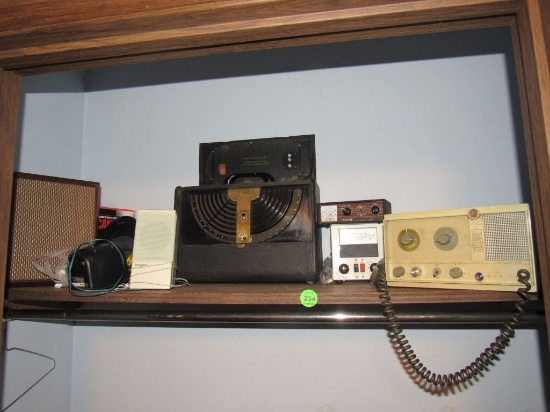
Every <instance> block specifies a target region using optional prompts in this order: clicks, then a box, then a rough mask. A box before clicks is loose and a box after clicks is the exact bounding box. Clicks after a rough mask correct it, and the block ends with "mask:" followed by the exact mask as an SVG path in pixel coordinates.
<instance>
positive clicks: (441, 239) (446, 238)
mask: <svg viewBox="0 0 550 412" xmlns="http://www.w3.org/2000/svg"><path fill="white" fill-rule="evenodd" d="M435 241H436V242H437V243H439V244H440V245H448V244H449V242H450V241H451V235H449V234H448V233H442V234H440V235H439V236H438V237H437V238H436V239H435Z"/></svg>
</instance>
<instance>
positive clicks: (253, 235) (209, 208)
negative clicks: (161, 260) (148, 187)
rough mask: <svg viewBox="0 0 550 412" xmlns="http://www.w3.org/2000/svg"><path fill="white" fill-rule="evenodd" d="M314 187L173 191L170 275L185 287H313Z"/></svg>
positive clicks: (316, 247)
mask: <svg viewBox="0 0 550 412" xmlns="http://www.w3.org/2000/svg"><path fill="white" fill-rule="evenodd" d="M318 198H319V193H318V187H317V184H316V183H315V181H313V180H305V181H293V182H287V183H264V184H261V185H257V186H256V185H254V186H253V185H237V186H232V185H218V186H196V187H177V188H176V191H175V209H176V212H177V214H178V220H179V223H178V225H179V241H178V258H177V267H178V276H179V277H183V278H185V279H187V280H188V281H189V282H196V283H199V282H315V281H317V280H318V278H319V272H320V270H321V267H322V253H321V236H320V228H319V227H318V226H317V225H316V222H315V211H316V206H317V204H318Z"/></svg>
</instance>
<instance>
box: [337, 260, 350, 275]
mask: <svg viewBox="0 0 550 412" xmlns="http://www.w3.org/2000/svg"><path fill="white" fill-rule="evenodd" d="M338 270H339V271H340V273H343V274H344V275H345V274H346V273H348V272H349V266H348V265H346V264H345V263H342V264H341V265H340V266H339V267H338Z"/></svg>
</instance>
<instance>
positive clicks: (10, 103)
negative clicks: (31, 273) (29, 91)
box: [0, 69, 21, 342]
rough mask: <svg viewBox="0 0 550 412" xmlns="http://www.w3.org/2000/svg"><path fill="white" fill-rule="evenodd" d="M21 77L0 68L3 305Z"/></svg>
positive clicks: (0, 292) (0, 286) (0, 273)
mask: <svg viewBox="0 0 550 412" xmlns="http://www.w3.org/2000/svg"><path fill="white" fill-rule="evenodd" d="M20 88H21V78H20V77H19V76H18V75H16V74H15V73H12V72H6V71H4V70H2V69H0V165H1V167H0V194H1V196H0V239H1V241H0V303H1V304H2V307H3V304H4V291H5V285H6V269H7V266H8V240H9V231H10V214H11V213H10V212H11V193H12V187H13V168H14V162H15V151H16V147H17V137H18V136H17V127H18V125H19V122H18V120H17V119H18V115H19V94H20ZM2 334H3V328H2V329H0V342H2Z"/></svg>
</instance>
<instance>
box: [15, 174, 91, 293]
mask: <svg viewBox="0 0 550 412" xmlns="http://www.w3.org/2000/svg"><path fill="white" fill-rule="evenodd" d="M98 212H99V183H97V182H87V181H82V180H72V179H62V178H57V177H49V176H42V175H34V174H28V173H16V174H15V179H14V186H13V197H12V217H11V228H10V251H9V273H8V280H9V282H10V283H12V284H37V283H38V284H41V283H51V280H50V279H49V278H48V277H47V276H46V275H43V274H42V273H40V272H39V271H38V270H37V269H35V268H34V266H33V264H32V261H33V259H34V258H36V257H38V256H40V255H42V254H45V253H51V252H55V251H58V250H62V249H70V248H75V247H77V246H78V245H79V244H80V243H82V242H86V241H88V240H91V239H94V238H95V236H96V233H97V226H98ZM52 263H54V264H55V263H56V262H52Z"/></svg>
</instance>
